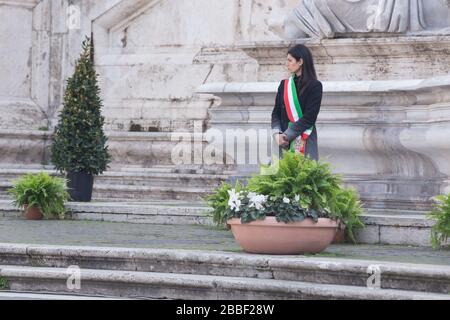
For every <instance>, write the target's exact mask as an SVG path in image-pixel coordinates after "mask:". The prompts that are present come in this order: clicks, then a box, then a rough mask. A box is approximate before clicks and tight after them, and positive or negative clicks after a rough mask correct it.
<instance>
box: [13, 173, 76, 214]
mask: <svg viewBox="0 0 450 320" xmlns="http://www.w3.org/2000/svg"><path fill="white" fill-rule="evenodd" d="M8 193H9V194H10V195H12V197H13V199H14V202H13V203H14V205H15V206H17V207H19V208H22V207H23V206H24V205H28V206H29V207H33V206H37V207H39V208H40V209H41V211H42V214H43V215H44V218H50V217H52V216H54V215H58V216H59V217H60V218H63V217H64V213H65V209H64V203H65V202H66V201H67V200H68V199H69V194H68V192H67V187H66V180H65V179H63V178H58V177H51V176H49V175H48V174H47V173H44V172H40V173H38V174H27V175H25V176H23V177H21V178H20V179H18V180H16V181H14V183H13V187H12V188H10V189H9V190H8Z"/></svg>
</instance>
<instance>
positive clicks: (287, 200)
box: [283, 197, 291, 203]
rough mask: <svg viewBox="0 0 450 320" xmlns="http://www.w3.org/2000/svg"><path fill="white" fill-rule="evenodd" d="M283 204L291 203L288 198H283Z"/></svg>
mask: <svg viewBox="0 0 450 320" xmlns="http://www.w3.org/2000/svg"><path fill="white" fill-rule="evenodd" d="M283 202H284V203H291V200H289V198H286V197H284V198H283Z"/></svg>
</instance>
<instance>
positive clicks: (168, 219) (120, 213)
mask: <svg viewBox="0 0 450 320" xmlns="http://www.w3.org/2000/svg"><path fill="white" fill-rule="evenodd" d="M66 208H67V215H66V219H68V220H90V221H110V222H130V223H149V224H173V225H191V224H195V225H197V224H200V225H212V220H211V218H209V217H208V216H207V215H206V213H207V212H208V211H210V209H209V208H207V207H205V206H204V204H203V203H202V202H193V201H191V202H186V201H176V200H170V201H162V200H161V201H151V202H120V201H117V202H111V201H109V202H89V203H85V202H69V203H67V204H66ZM0 216H3V217H7V218H22V217H23V213H22V212H21V211H20V210H18V209H17V208H15V207H13V205H12V204H11V201H9V200H0Z"/></svg>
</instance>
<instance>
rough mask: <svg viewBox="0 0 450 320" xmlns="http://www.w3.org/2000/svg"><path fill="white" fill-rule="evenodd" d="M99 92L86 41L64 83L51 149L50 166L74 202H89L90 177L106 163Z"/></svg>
mask: <svg viewBox="0 0 450 320" xmlns="http://www.w3.org/2000/svg"><path fill="white" fill-rule="evenodd" d="M99 93H100V89H99V87H98V81H97V74H96V72H95V68H94V61H93V44H92V41H91V39H89V38H87V39H86V40H85V41H84V42H83V51H82V53H81V57H80V59H79V60H78V62H77V64H76V67H75V73H74V74H73V76H72V77H70V78H69V79H68V80H67V89H66V91H65V95H64V107H63V110H62V112H61V114H60V117H59V122H58V125H57V127H56V128H55V135H54V139H53V143H52V146H51V154H52V155H51V159H52V163H53V164H54V165H55V167H56V169H57V170H59V171H61V172H63V173H66V175H67V179H68V184H69V192H70V196H71V198H72V199H73V200H74V201H84V202H88V201H91V198H92V188H93V184H94V176H95V175H99V174H101V173H103V171H105V170H106V169H107V165H108V163H109V162H110V155H109V152H108V147H107V145H106V144H107V138H106V136H105V134H104V132H103V124H104V117H103V116H102V115H101V107H102V101H101V99H100V96H99Z"/></svg>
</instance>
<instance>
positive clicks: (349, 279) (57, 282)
mask: <svg viewBox="0 0 450 320" xmlns="http://www.w3.org/2000/svg"><path fill="white" fill-rule="evenodd" d="M74 265H76V266H78V267H79V268H80V275H81V282H80V284H81V287H80V289H79V290H77V289H74V290H69V289H68V286H67V280H68V278H69V276H70V273H68V269H67V268H68V267H69V266H74ZM370 270H377V272H378V273H379V275H380V288H368V287H367V283H368V278H369V276H370V274H371V271H370ZM0 278H1V279H3V280H4V281H3V283H6V284H7V287H8V288H7V289H9V290H13V291H15V292H21V291H25V292H32V293H53V294H55V293H57V294H71V295H74V294H81V295H90V296H109V297H126V298H146V299H195V300H197V299H233V300H239V299H385V300H397V299H402V300H409V299H431V300H434V299H445V300H450V295H449V292H450V267H448V266H442V265H423V264H405V263H403V264H399V263H392V262H379V261H364V260H349V259H340V258H316V257H298V256H283V257H280V256H263V255H246V254H241V253H229V252H219V251H194V250H171V249H130V248H99V247H60V246H58V247H56V246H36V245H26V244H24V245H20V244H0ZM3 289H6V288H3Z"/></svg>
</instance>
